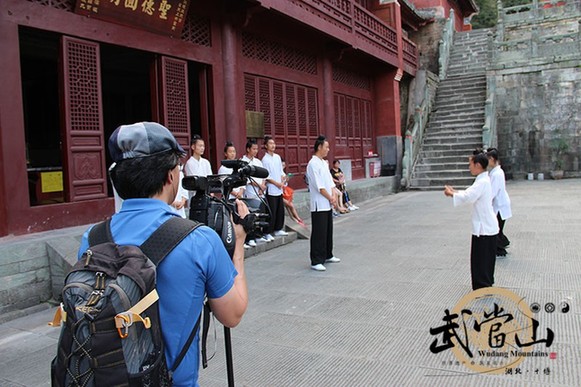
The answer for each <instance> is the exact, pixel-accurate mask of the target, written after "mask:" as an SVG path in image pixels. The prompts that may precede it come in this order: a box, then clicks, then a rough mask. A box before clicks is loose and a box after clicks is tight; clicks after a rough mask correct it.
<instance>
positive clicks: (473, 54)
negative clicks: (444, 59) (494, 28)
mask: <svg viewBox="0 0 581 387" xmlns="http://www.w3.org/2000/svg"><path fill="white" fill-rule="evenodd" d="M486 58H488V47H454V49H453V50H452V52H451V53H450V61H449V62H448V63H449V64H452V63H460V62H466V61H469V62H474V61H479V60H486Z"/></svg>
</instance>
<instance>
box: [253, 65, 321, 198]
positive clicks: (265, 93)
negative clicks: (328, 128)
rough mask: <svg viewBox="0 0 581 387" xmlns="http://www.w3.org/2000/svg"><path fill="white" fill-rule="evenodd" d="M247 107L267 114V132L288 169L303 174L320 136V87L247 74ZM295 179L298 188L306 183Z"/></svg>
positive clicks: (265, 119) (295, 185)
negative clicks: (318, 91)
mask: <svg viewBox="0 0 581 387" xmlns="http://www.w3.org/2000/svg"><path fill="white" fill-rule="evenodd" d="M244 87H245V90H244V95H245V108H246V109H247V110H250V111H260V112H262V113H264V132H265V134H268V135H271V136H273V137H274V138H275V141H276V149H277V152H278V153H279V154H280V155H281V156H282V157H284V158H285V159H286V162H287V172H292V173H294V174H302V173H304V172H305V170H306V166H307V163H308V162H309V160H310V155H311V153H312V152H311V147H312V145H313V143H314V142H315V139H316V137H317V136H318V135H319V123H318V119H319V118H318V106H317V89H315V88H312V87H308V86H303V85H298V84H295V83H290V82H284V81H280V80H274V79H270V78H265V77H259V76H255V75H250V74H245V76H244ZM302 182H303V180H302V179H293V181H291V184H293V186H294V187H301V186H303V185H304V184H303V183H302Z"/></svg>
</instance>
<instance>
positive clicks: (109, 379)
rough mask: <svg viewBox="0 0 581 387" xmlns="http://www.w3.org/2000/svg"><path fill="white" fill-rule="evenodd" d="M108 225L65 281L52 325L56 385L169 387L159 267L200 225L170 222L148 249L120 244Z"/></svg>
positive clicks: (96, 231) (96, 230)
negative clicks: (55, 328)
mask: <svg viewBox="0 0 581 387" xmlns="http://www.w3.org/2000/svg"><path fill="white" fill-rule="evenodd" d="M109 224H110V220H107V221H105V222H101V223H99V224H97V225H95V226H94V227H93V228H92V229H91V231H90V233H89V246H90V247H89V249H87V251H86V252H85V253H84V254H83V256H82V258H81V259H80V260H79V261H78V262H77V263H76V264H75V265H74V266H73V268H72V270H71V271H70V273H69V274H68V275H67V277H66V280H65V286H64V288H63V291H62V298H63V302H62V303H61V307H60V308H59V309H58V310H57V314H56V315H55V319H54V321H53V322H52V323H51V325H53V326H58V325H60V323H61V322H63V323H64V324H63V327H62V330H61V334H60V338H59V343H58V352H57V355H56V357H55V358H54V360H53V361H52V364H51V380H52V385H53V386H59V387H60V386H99V387H100V386H156V387H157V386H160V387H163V386H171V384H172V382H171V374H172V372H173V371H175V370H176V369H177V367H178V366H179V364H180V363H181V361H182V359H183V357H184V356H185V354H186V352H187V351H188V349H189V347H190V345H191V343H192V341H193V339H194V337H195V335H196V332H197V330H198V327H199V325H200V319H199V318H198V321H197V322H196V324H195V326H194V328H193V330H192V332H191V334H190V337H189V338H188V340H187V342H186V343H185V345H184V347H183V348H182V350H181V351H180V353H179V355H178V357H177V359H176V362H175V364H174V366H173V367H172V369H171V370H168V368H167V365H166V360H165V354H164V345H163V338H162V335H161V324H160V319H159V306H158V303H157V302H156V301H157V300H158V295H157V291H156V290H155V280H156V266H157V265H159V264H160V262H161V261H162V260H163V259H164V258H165V257H166V256H167V255H168V254H169V253H170V252H171V251H172V250H173V249H174V248H175V247H176V246H177V245H178V244H179V243H180V242H181V241H182V240H183V239H184V238H185V237H186V236H187V235H188V234H190V233H191V232H192V231H193V230H195V229H196V228H197V227H198V226H200V225H201V224H200V223H197V222H193V221H191V220H187V219H182V218H179V217H172V218H170V219H169V220H167V221H166V222H165V223H164V224H163V225H162V226H160V227H159V228H158V229H157V230H156V231H155V232H154V233H153V234H152V235H151V236H150V237H149V238H148V239H147V240H146V241H145V242H143V244H142V245H141V246H139V247H137V246H125V245H121V246H120V245H117V244H115V243H114V242H113V238H112V236H111V230H110V227H109Z"/></svg>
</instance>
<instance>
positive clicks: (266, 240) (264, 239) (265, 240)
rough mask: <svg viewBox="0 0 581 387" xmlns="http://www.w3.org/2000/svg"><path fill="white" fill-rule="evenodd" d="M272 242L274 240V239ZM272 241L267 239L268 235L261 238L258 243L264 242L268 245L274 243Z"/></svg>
mask: <svg viewBox="0 0 581 387" xmlns="http://www.w3.org/2000/svg"><path fill="white" fill-rule="evenodd" d="M272 240H274V238H272ZM272 240H270V239H268V238H267V237H266V235H265V236H263V237H260V238H258V239H256V241H257V242H264V243H267V242H272Z"/></svg>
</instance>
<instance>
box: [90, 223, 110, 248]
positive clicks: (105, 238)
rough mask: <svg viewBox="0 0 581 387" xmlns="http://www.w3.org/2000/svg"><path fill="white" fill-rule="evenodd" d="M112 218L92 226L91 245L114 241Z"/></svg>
mask: <svg viewBox="0 0 581 387" xmlns="http://www.w3.org/2000/svg"><path fill="white" fill-rule="evenodd" d="M110 224H111V219H110V218H109V219H107V220H104V221H102V222H100V223H97V224H96V225H94V226H93V228H91V230H90V231H89V246H90V247H91V246H95V245H99V244H101V243H106V242H113V235H111V228H110Z"/></svg>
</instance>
